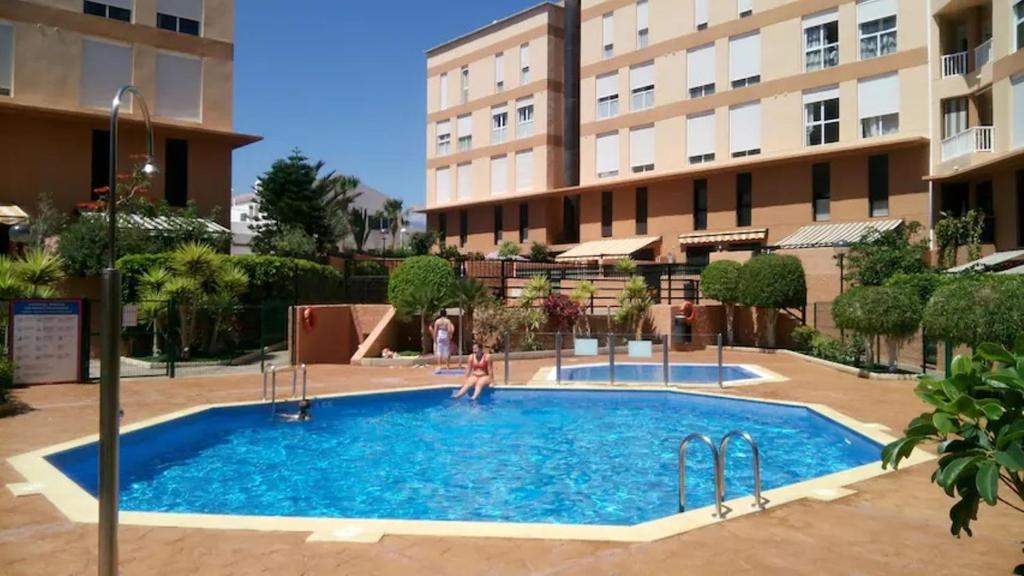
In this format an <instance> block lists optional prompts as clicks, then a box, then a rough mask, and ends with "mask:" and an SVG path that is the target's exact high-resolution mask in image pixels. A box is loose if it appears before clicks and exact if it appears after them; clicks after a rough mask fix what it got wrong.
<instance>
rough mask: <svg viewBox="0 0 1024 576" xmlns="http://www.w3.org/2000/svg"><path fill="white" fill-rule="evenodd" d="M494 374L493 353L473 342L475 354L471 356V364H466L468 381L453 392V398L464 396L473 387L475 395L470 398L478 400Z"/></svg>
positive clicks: (490, 382) (491, 381)
mask: <svg viewBox="0 0 1024 576" xmlns="http://www.w3.org/2000/svg"><path fill="white" fill-rule="evenodd" d="M492 374H494V362H493V361H492V360H491V355H490V354H488V353H487V352H484V349H483V347H482V346H480V344H477V343H475V342H474V343H473V355H472V356H470V357H469V365H468V366H466V383H465V384H463V385H462V388H459V391H458V392H456V393H455V394H452V398H462V397H463V396H465V395H466V392H469V389H470V388H473V395H472V396H471V397H470V400H476V399H477V398H479V397H480V393H481V392H483V391H484V388H486V387H487V386H489V385H491V384H492V383H493V378H492V377H491V375H492Z"/></svg>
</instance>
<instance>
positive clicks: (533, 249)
mask: <svg viewBox="0 0 1024 576" xmlns="http://www.w3.org/2000/svg"><path fill="white" fill-rule="evenodd" d="M530 261H531V262H551V250H548V247H547V244H544V243H543V242H537V241H536V240H535V241H534V242H533V244H530Z"/></svg>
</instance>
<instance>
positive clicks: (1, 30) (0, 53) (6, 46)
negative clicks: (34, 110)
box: [0, 22, 14, 96]
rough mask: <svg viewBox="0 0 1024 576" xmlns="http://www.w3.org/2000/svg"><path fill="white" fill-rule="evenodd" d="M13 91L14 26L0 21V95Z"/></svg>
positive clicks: (9, 93)
mask: <svg viewBox="0 0 1024 576" xmlns="http://www.w3.org/2000/svg"><path fill="white" fill-rule="evenodd" d="M13 91H14V26H12V25H10V24H4V23H3V22H0V96H10V95H11V93H12V92H13Z"/></svg>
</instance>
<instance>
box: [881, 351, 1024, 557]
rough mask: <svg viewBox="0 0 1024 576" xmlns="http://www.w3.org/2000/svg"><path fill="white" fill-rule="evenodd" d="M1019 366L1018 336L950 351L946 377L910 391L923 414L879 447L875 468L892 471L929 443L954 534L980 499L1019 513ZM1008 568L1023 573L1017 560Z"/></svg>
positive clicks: (1022, 477)
mask: <svg viewBox="0 0 1024 576" xmlns="http://www.w3.org/2000/svg"><path fill="white" fill-rule="evenodd" d="M1022 367H1024V336H1021V337H1019V338H1018V339H1017V341H1016V343H1015V344H1014V346H1013V349H1012V351H1011V350H1007V349H1006V348H1005V347H1003V346H1000V345H997V344H990V343H983V344H981V345H979V346H978V351H977V353H976V354H974V355H973V356H965V355H961V356H957V357H956V359H954V360H953V364H952V369H951V372H952V375H951V376H950V377H949V378H948V379H945V380H938V379H935V378H933V377H931V376H927V375H926V376H924V377H922V379H921V381H920V382H919V383H918V385H917V390H916V393H917V396H918V397H919V398H921V400H923V401H924V402H925V403H926V404H927V405H928V406H929V408H930V410H931V411H930V412H925V413H924V414H922V415H920V416H918V417H917V418H914V419H913V420H911V421H910V423H909V424H908V425H907V427H906V429H905V430H904V432H903V437H901V438H899V439H898V440H895V441H894V442H892V443H890V444H889V445H887V446H886V447H885V449H884V450H882V465H883V466H884V467H888V466H892V467H893V468H897V467H898V466H899V464H900V462H901V461H903V460H904V459H906V458H908V457H910V455H911V453H912V452H913V450H914V449H915V448H916V447H918V446H920V445H922V444H934V445H936V449H937V452H938V454H939V460H938V467H937V468H936V470H935V472H934V473H933V474H932V482H935V483H936V484H938V485H939V486H940V487H941V488H942V489H943V490H944V491H945V492H946V495H947V496H950V497H952V498H956V499H957V501H956V503H955V504H953V506H952V507H950V509H949V519H950V532H952V534H953V535H954V536H959V535H960V533H961V532H966V533H967V535H968V536H973V534H974V532H973V531H972V530H971V522H972V521H973V520H976V519H977V518H978V511H979V508H980V507H981V502H985V504H988V505H989V506H995V505H996V503H997V502H1002V503H1003V504H1005V505H1007V506H1009V507H1010V508H1013V509H1014V510H1016V511H1018V512H1024V508H1022V506H1021V504H1022V502H1024V369H1022ZM1000 488H1002V489H1003V492H1002V493H1000ZM1011 500H1012V501H1013V502H1011ZM1014 502H1016V505H1015V504H1014ZM1014 573H1015V574H1024V565H1020V566H1017V568H1016V570H1015V571H1014Z"/></svg>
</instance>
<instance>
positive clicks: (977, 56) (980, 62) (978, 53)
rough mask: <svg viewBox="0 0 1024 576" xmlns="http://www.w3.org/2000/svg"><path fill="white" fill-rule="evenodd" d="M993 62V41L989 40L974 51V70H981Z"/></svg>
mask: <svg viewBox="0 0 1024 576" xmlns="http://www.w3.org/2000/svg"><path fill="white" fill-rule="evenodd" d="M991 60H992V39H991V38H989V39H988V40H985V41H984V42H982V43H981V45H979V46H978V47H977V48H975V49H974V68H975V69H976V70H977V69H981V67H982V66H984V65H985V64H988V63H989V61H991Z"/></svg>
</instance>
